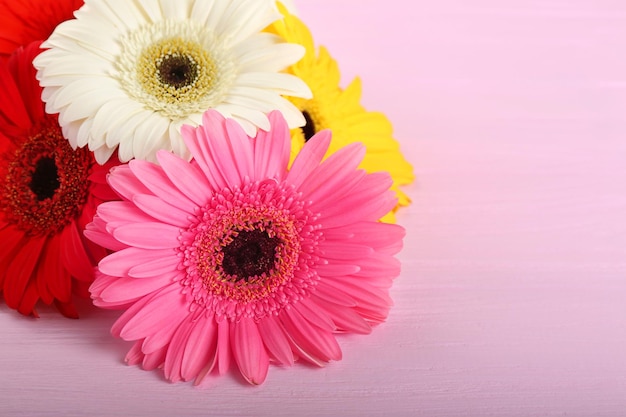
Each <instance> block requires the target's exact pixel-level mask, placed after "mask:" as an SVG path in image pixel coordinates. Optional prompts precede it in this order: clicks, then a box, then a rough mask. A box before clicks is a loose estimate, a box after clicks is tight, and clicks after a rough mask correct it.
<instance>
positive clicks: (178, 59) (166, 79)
mask: <svg viewBox="0 0 626 417" xmlns="http://www.w3.org/2000/svg"><path fill="white" fill-rule="evenodd" d="M157 68H158V71H159V80H160V81H161V83H162V84H165V85H168V86H172V87H174V88H175V89H177V90H179V89H181V88H184V87H187V86H190V85H193V83H194V82H195V81H196V80H197V79H198V64H197V63H196V61H195V60H194V59H193V57H191V56H187V55H183V56H180V55H166V56H165V57H163V58H161V59H160V60H157Z"/></svg>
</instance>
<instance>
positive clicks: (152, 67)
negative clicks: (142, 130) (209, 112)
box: [116, 20, 236, 120]
mask: <svg viewBox="0 0 626 417" xmlns="http://www.w3.org/2000/svg"><path fill="white" fill-rule="evenodd" d="M120 44H121V45H122V51H121V53H120V55H119V56H118V57H117V60H116V65H117V70H118V72H117V74H116V78H117V79H118V81H119V82H120V84H121V86H122V87H123V88H124V90H125V91H126V92H127V93H128V95H129V96H130V97H131V98H133V99H134V100H136V101H138V102H140V103H142V104H143V105H144V106H145V107H146V108H148V109H150V110H153V111H155V112H158V113H160V114H161V115H162V116H164V117H167V118H170V119H172V120H180V119H184V118H186V117H188V116H189V115H190V114H192V113H201V112H203V111H204V110H206V109H208V108H211V107H214V106H215V105H217V104H218V103H219V102H220V101H221V100H222V98H223V96H224V94H225V93H226V92H227V90H228V88H229V87H230V85H231V84H232V82H233V81H234V79H235V76H236V71H235V70H234V64H233V62H232V59H230V57H229V56H228V54H227V53H226V49H225V48H224V47H222V43H221V42H219V41H217V40H216V39H215V37H214V36H213V34H212V33H211V32H210V31H209V30H208V29H207V28H205V27H202V26H200V25H199V24H197V23H195V22H192V21H184V22H183V21H175V20H163V21H159V22H157V23H154V24H150V25H146V26H142V27H140V28H138V29H136V30H134V31H131V32H128V33H126V34H125V35H123V36H122V37H121V39H120Z"/></svg>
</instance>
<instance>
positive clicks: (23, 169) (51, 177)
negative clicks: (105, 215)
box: [0, 116, 93, 236]
mask: <svg viewBox="0 0 626 417" xmlns="http://www.w3.org/2000/svg"><path fill="white" fill-rule="evenodd" d="M19 140H20V141H21V144H20V146H19V147H16V148H15V149H11V150H9V151H7V152H5V153H3V154H2V155H0V158H1V159H2V164H0V217H3V220H4V221H6V222H7V223H10V224H13V225H15V227H17V228H18V229H20V230H23V231H25V232H26V233H28V234H29V235H31V236H35V235H48V236H51V235H54V234H56V233H58V232H60V231H61V230H63V228H64V227H65V226H67V225H68V224H69V223H70V222H71V221H72V220H73V219H75V218H76V217H77V216H78V215H79V214H80V213H81V211H82V208H83V206H84V204H85V202H86V201H87V198H88V196H89V187H90V183H91V182H90V180H89V175H90V172H91V167H92V163H93V156H92V155H91V152H90V151H89V149H87V148H79V149H76V150H74V149H72V147H71V146H70V144H69V142H68V141H67V140H66V139H65V138H64V137H63V134H62V132H61V128H60V126H59V123H58V121H57V118H56V116H46V117H45V118H44V119H43V120H42V121H41V122H40V124H39V125H37V126H36V127H34V128H33V131H32V132H30V133H29V135H28V136H26V137H23V138H20V139H19Z"/></svg>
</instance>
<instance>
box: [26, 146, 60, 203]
mask: <svg viewBox="0 0 626 417" xmlns="http://www.w3.org/2000/svg"><path fill="white" fill-rule="evenodd" d="M59 185H60V183H59V174H58V169H57V165H56V163H55V162H54V159H53V158H50V157H47V156H44V157H42V158H39V160H38V161H37V163H36V164H35V171H34V172H33V175H32V177H31V179H30V184H28V186H29V187H30V189H31V191H32V192H33V193H35V196H36V197H37V200H39V201H41V200H45V199H46V198H51V197H52V196H53V195H54V193H55V191H56V190H57V189H58V188H59Z"/></svg>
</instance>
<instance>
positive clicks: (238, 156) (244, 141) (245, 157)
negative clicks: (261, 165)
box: [224, 119, 265, 183]
mask: <svg viewBox="0 0 626 417" xmlns="http://www.w3.org/2000/svg"><path fill="white" fill-rule="evenodd" d="M224 123H225V127H226V134H227V135H228V138H229V141H228V144H229V145H230V152H231V155H232V163H234V164H233V165H234V166H235V167H236V168H235V169H236V171H237V176H238V179H239V181H241V182H242V183H243V181H244V179H245V178H255V177H254V154H253V151H252V150H253V144H252V139H250V137H249V136H248V135H246V134H245V132H244V131H243V129H242V128H241V125H239V123H237V122H236V121H235V120H232V119H226V120H225V122H224ZM261 178H265V177H261Z"/></svg>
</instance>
